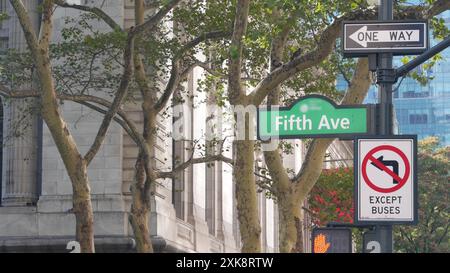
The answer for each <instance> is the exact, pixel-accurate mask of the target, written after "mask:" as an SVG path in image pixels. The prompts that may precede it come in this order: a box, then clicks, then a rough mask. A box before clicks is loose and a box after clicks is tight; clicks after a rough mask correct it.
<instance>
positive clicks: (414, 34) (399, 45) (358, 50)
mask: <svg viewBox="0 0 450 273" xmlns="http://www.w3.org/2000/svg"><path fill="white" fill-rule="evenodd" d="M342 33H343V39H342V40H343V43H342V47H343V53H344V56H345V57H357V56H367V55H368V54H371V53H382V52H389V53H393V54H394V55H415V54H420V53H423V52H424V51H425V50H427V49H428V25H427V22H426V21H391V22H389V21H388V22H386V21H346V22H344V23H343V32H342Z"/></svg>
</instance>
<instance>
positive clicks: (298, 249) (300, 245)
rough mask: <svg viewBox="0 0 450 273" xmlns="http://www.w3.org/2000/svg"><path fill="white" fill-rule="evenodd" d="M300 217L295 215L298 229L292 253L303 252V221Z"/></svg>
mask: <svg viewBox="0 0 450 273" xmlns="http://www.w3.org/2000/svg"><path fill="white" fill-rule="evenodd" d="M301 218H302V217H301V216H300V217H295V228H296V229H297V242H296V243H295V246H294V248H292V251H291V252H292V253H303V252H304V249H303V227H302V226H303V221H302V220H301Z"/></svg>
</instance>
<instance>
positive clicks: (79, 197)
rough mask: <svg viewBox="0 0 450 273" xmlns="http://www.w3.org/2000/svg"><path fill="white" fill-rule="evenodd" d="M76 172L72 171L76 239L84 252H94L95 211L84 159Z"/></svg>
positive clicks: (78, 163) (80, 161) (79, 163)
mask: <svg viewBox="0 0 450 273" xmlns="http://www.w3.org/2000/svg"><path fill="white" fill-rule="evenodd" d="M77 166H78V168H75V173H70V174H69V176H70V178H71V181H72V189H73V212H74V214H75V220H76V240H77V241H78V242H79V243H80V248H81V252H82V253H93V252H95V248H94V213H93V210H92V203H91V191H90V188H89V180H88V177H87V167H86V163H85V162H84V160H82V159H81V157H80V160H79V161H78V162H77Z"/></svg>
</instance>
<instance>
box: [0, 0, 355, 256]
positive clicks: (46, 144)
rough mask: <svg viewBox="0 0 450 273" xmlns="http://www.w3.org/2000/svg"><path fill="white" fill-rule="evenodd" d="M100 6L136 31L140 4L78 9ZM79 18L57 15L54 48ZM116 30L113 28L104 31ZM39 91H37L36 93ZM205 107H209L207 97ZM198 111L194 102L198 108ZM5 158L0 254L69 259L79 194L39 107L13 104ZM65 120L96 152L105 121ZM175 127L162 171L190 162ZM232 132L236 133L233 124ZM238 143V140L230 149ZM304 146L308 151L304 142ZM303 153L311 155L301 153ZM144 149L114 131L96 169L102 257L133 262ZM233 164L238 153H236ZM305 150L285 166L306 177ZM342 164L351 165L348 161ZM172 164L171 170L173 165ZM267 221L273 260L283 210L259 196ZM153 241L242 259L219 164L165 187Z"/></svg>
mask: <svg viewBox="0 0 450 273" xmlns="http://www.w3.org/2000/svg"><path fill="white" fill-rule="evenodd" d="M22 1H23V2H24V4H25V5H26V7H27V8H28V10H29V11H30V14H31V17H32V21H33V23H34V24H35V26H36V32H37V31H38V29H39V9H38V8H37V5H38V3H39V1H36V0H22ZM8 2H9V1H6V0H0V8H1V9H2V11H4V12H7V13H8V14H9V15H10V19H8V20H7V21H4V22H3V23H2V25H1V29H0V48H1V49H6V48H15V49H17V50H20V51H23V50H25V49H26V43H25V40H24V37H23V33H22V31H21V29H20V24H19V22H18V20H17V17H16V16H15V14H14V12H13V11H12V9H11V7H10V6H9V3H8ZM72 2H78V3H80V2H81V4H85V5H95V6H98V7H100V8H102V9H103V10H105V11H106V12H107V13H108V14H109V15H110V16H111V17H112V18H113V19H114V20H115V21H116V22H117V23H119V24H120V25H122V26H125V27H129V26H131V25H133V23H134V19H133V17H134V11H133V9H134V2H133V0H78V1H76V0H73V1H72ZM79 14H80V12H79V11H76V10H71V9H62V8H57V9H56V11H55V13H54V33H53V37H54V42H58V41H59V40H60V39H61V37H60V34H59V33H60V30H61V29H62V28H63V27H64V17H67V16H68V17H76V16H79ZM97 27H98V28H99V29H101V30H105V31H106V30H107V26H106V25H101V24H99V25H98V26H97ZM201 75H202V70H200V69H197V68H196V69H195V70H194V71H193V73H192V74H191V75H190V76H189V77H188V81H187V83H185V84H184V88H185V90H188V92H187V93H188V94H194V93H195V92H196V89H197V79H198V78H199V77H201ZM32 85H33V82H30V83H29V86H24V87H32ZM197 99H198V100H203V99H205V98H202V97H201V95H199V96H197ZM192 103H193V104H195V103H196V102H195V99H194V102H192ZM2 105H3V108H2V110H3V111H2V114H3V119H2V121H3V131H2V132H3V134H2V136H3V137H2V139H3V141H2V142H3V148H2V157H1V159H2V165H1V201H0V252H22V251H27V252H37V251H40V252H42V251H44V252H68V250H66V245H67V243H68V242H69V241H71V240H74V236H75V217H74V215H73V213H71V208H72V199H71V194H72V188H71V184H70V180H69V178H68V176H67V174H66V171H65V168H64V165H63V163H62V160H61V158H60V156H59V153H58V151H57V148H56V146H55V144H54V142H53V139H52V137H51V135H50V132H49V130H48V128H47V127H46V125H45V124H44V123H43V122H42V120H41V119H40V118H39V115H38V114H37V112H36V111H34V112H33V111H31V112H30V113H31V114H30V115H27V116H25V117H24V115H23V109H33V107H34V106H35V105H36V102H35V101H33V100H4V101H3V103H2ZM61 107H62V112H63V116H64V118H65V120H66V122H67V123H68V124H69V129H70V131H71V133H72V134H73V136H74V138H75V140H76V142H77V144H78V145H79V149H80V152H82V153H84V152H86V151H87V150H88V148H89V147H90V145H91V143H92V141H93V139H94V137H95V134H96V132H97V129H98V127H99V125H100V123H101V118H102V116H100V115H99V114H98V113H96V112H94V111H93V110H90V109H88V108H86V107H84V106H81V105H80V104H76V103H72V102H64V104H62V105H61ZM188 109H190V110H189V111H183V112H182V114H180V113H178V114H174V115H173V117H172V118H173V119H180V118H181V119H182V120H183V134H184V136H185V137H186V138H188V139H193V138H198V137H200V136H201V135H202V133H203V132H205V129H206V127H207V126H208V125H207V119H206V117H207V116H208V115H209V114H210V111H211V109H210V107H209V106H208V105H207V104H202V106H201V107H189V108H188ZM125 110H126V112H127V113H128V114H129V116H130V117H131V118H132V119H133V120H134V121H135V122H136V123H137V124H138V125H139V124H142V120H143V118H142V113H141V112H140V105H139V104H137V103H135V104H133V103H129V104H127V105H126V106H125ZM24 118H25V119H26V123H27V124H28V126H26V128H25V129H23V130H22V131H21V134H20V135H15V134H14V130H15V126H17V123H22V122H23V120H24ZM172 118H165V119H162V118H161V120H160V123H159V127H160V133H159V135H158V136H159V137H158V143H157V145H156V146H157V147H156V158H157V159H158V160H159V163H158V164H159V167H161V168H170V167H171V166H172V164H173V162H174V158H181V159H183V158H184V159H187V158H188V157H189V154H188V153H187V152H186V145H187V144H186V143H184V142H181V141H180V142H177V141H173V140H172V139H171V138H170V137H167V136H166V135H170V134H171V132H172ZM223 126H227V125H226V122H224V123H223ZM228 140H229V141H230V142H231V138H229V139H228ZM296 142H297V143H299V144H301V142H300V141H296ZM300 147H303V145H300ZM349 147H350V146H349V145H347V144H345V143H344V144H336V145H334V146H333V147H332V148H331V150H332V152H331V157H332V158H334V159H337V160H334V161H333V160H332V161H330V162H331V163H330V162H328V163H327V164H326V165H329V166H331V165H330V164H335V162H338V161H340V162H344V164H346V165H347V164H351V161H346V158H349V156H351V154H352V153H351V150H348V149H350V148H349ZM137 152H138V149H137V147H136V145H135V144H134V143H133V142H132V140H131V138H130V137H129V136H128V135H127V134H126V133H125V132H124V131H123V130H122V128H121V127H120V126H119V125H118V124H116V123H113V124H112V125H111V127H110V129H109V131H108V134H107V137H106V139H105V141H104V143H103V145H102V147H101V150H100V151H99V153H98V154H97V156H96V157H95V159H94V160H93V162H92V163H91V165H90V166H89V170H88V176H89V180H90V186H91V192H92V205H93V209H94V219H95V220H94V221H95V227H94V229H95V240H96V250H97V251H98V252H103V251H106V252H107V251H115V252H122V251H123V252H132V251H134V250H133V247H134V243H133V234H132V229H131V226H130V225H129V223H128V211H129V209H130V200H131V195H130V185H131V183H132V181H133V175H134V162H135V158H136V156H137ZM227 155H228V156H230V157H232V156H233V152H232V151H228V154H227ZM304 155H305V150H304V149H295V152H294V154H292V155H289V156H287V157H286V158H285V159H284V160H285V163H286V166H287V167H289V168H291V169H294V170H298V169H299V168H300V166H301V162H302V160H303V158H304ZM339 158H341V159H344V160H343V161H342V160H339ZM165 159H172V160H165ZM258 200H259V215H260V219H261V225H262V245H263V251H265V252H276V251H277V244H278V241H277V240H278V239H277V237H278V236H277V233H278V227H277V217H278V216H277V209H276V204H275V203H274V202H273V201H272V200H270V199H266V198H265V197H264V194H263V193H261V194H260V195H259V199H258ZM150 218H151V219H150V222H151V235H152V240H153V243H154V245H155V249H156V251H161V252H236V251H239V249H240V238H239V228H238V222H237V214H236V210H235V201H234V185H233V181H232V174H231V168H230V167H229V166H228V165H227V164H224V163H221V162H216V163H214V164H212V165H211V166H208V167H207V166H206V165H205V164H197V165H195V166H192V167H190V168H188V169H186V170H185V171H184V172H183V173H182V174H181V175H180V176H179V177H178V178H177V179H174V180H171V179H166V180H164V181H160V183H159V184H158V186H157V194H156V195H155V196H154V197H153V199H152V212H151V217H150ZM303 234H305V235H304V236H305V238H304V240H303V241H304V244H305V249H306V250H308V249H309V235H308V232H304V233H303Z"/></svg>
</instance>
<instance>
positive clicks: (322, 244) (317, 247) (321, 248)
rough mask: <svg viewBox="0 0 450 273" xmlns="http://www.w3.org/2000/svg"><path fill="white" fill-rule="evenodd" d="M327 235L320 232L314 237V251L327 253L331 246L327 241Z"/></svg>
mask: <svg viewBox="0 0 450 273" xmlns="http://www.w3.org/2000/svg"><path fill="white" fill-rule="evenodd" d="M326 239H327V238H326V237H325V235H323V234H319V235H317V236H316V238H314V253H326V252H327V250H328V248H330V243H327V241H326Z"/></svg>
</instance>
